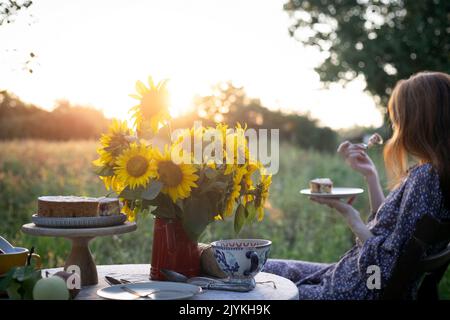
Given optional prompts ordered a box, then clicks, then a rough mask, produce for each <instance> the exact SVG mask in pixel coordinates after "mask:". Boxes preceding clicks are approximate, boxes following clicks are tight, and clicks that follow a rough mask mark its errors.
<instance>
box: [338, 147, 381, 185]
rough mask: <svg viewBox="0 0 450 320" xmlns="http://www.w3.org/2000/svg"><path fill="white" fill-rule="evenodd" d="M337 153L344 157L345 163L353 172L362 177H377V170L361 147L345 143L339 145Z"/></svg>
mask: <svg viewBox="0 0 450 320" xmlns="http://www.w3.org/2000/svg"><path fill="white" fill-rule="evenodd" d="M337 152H338V153H340V154H341V155H342V156H343V157H344V159H345V162H346V163H347V164H348V165H349V166H350V167H351V168H352V169H353V170H355V171H357V172H359V173H361V174H362V175H363V176H364V177H366V178H367V177H369V176H372V175H377V169H376V167H375V165H374V163H373V161H372V159H370V157H369V156H368V155H367V153H366V151H365V148H364V147H363V146H362V145H360V144H353V143H350V142H349V141H345V142H343V143H341V144H340V145H339V147H338V149H337Z"/></svg>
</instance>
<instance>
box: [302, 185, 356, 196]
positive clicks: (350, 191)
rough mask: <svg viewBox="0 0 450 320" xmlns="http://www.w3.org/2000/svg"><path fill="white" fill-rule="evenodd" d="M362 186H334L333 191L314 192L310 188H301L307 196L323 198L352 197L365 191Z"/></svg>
mask: <svg viewBox="0 0 450 320" xmlns="http://www.w3.org/2000/svg"><path fill="white" fill-rule="evenodd" d="M363 192H364V190H363V189H361V188H334V187H333V190H332V192H331V193H313V192H311V190H310V189H303V190H300V193H301V194H304V195H306V196H314V197H323V198H350V197H352V196H356V195H358V194H361V193H363Z"/></svg>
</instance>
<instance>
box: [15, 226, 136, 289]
mask: <svg viewBox="0 0 450 320" xmlns="http://www.w3.org/2000/svg"><path fill="white" fill-rule="evenodd" d="M136 228H137V227H136V223H134V222H132V223H131V222H125V223H124V224H121V225H117V226H111V227H102V228H76V229H75V228H74V229H69V228H44V227H38V226H36V225H35V224H34V223H27V224H24V225H23V226H22V232H23V233H26V234H30V235H33V236H44V237H64V238H67V239H69V240H70V241H71V242H72V249H71V251H70V255H69V257H68V258H67V260H66V263H65V265H64V269H66V268H67V267H69V266H72V265H74V266H78V267H79V268H80V271H81V275H80V277H81V285H83V286H84V285H95V284H97V283H98V278H97V269H96V266H95V262H94V259H93V258H92V255H91V251H90V250H89V241H91V240H92V239H93V238H95V237H100V236H110V235H114V234H123V233H127V232H131V231H134V230H136Z"/></svg>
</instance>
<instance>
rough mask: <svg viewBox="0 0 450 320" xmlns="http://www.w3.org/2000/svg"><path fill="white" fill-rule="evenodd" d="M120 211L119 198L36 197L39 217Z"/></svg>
mask: <svg viewBox="0 0 450 320" xmlns="http://www.w3.org/2000/svg"><path fill="white" fill-rule="evenodd" d="M119 213H120V204H119V199H117V198H105V197H101V198H92V197H77V196H42V197H39V198H38V212H37V214H38V216H41V217H96V216H110V215H115V214H119Z"/></svg>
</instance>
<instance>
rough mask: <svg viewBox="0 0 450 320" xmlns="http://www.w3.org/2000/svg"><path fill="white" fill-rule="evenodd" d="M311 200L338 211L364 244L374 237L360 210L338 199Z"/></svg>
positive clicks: (315, 198) (317, 198)
mask: <svg viewBox="0 0 450 320" xmlns="http://www.w3.org/2000/svg"><path fill="white" fill-rule="evenodd" d="M310 199H311V200H312V201H315V202H317V203H320V204H325V205H327V206H329V207H330V208H333V209H336V210H337V211H338V212H339V213H340V214H341V215H342V216H343V217H344V218H345V221H346V222H347V224H348V226H349V227H350V229H351V230H352V231H353V233H354V234H355V236H356V237H357V238H358V239H359V240H360V241H361V242H362V243H364V242H365V241H366V240H367V239H369V238H371V237H373V234H372V232H370V230H369V228H367V226H366V224H365V223H364V222H363V221H362V219H361V215H360V214H359V212H358V210H356V209H355V208H353V207H352V206H351V205H349V204H347V203H345V202H343V201H341V200H337V199H328V198H323V197H311V198H310Z"/></svg>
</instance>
